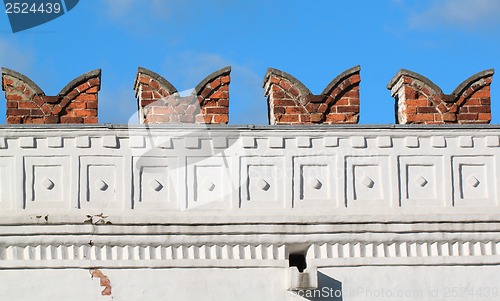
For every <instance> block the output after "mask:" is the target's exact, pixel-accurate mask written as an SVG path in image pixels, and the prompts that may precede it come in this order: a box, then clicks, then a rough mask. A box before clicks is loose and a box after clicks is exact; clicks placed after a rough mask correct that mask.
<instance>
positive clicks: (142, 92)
mask: <svg viewBox="0 0 500 301" xmlns="http://www.w3.org/2000/svg"><path fill="white" fill-rule="evenodd" d="M230 73H231V67H225V68H222V69H220V70H218V71H215V72H213V73H212V74H210V75H208V76H207V77H206V78H204V79H203V80H202V81H201V82H200V83H199V84H198V85H197V86H196V87H195V88H194V90H193V92H192V93H191V95H188V96H185V97H181V96H180V95H179V93H178V91H177V89H176V88H175V87H174V86H173V85H172V84H171V83H170V82H169V81H168V80H166V79H165V78H163V77H162V76H160V75H158V74H157V73H155V72H153V71H150V70H148V69H145V68H139V70H138V71H137V76H136V79H135V82H134V89H135V91H136V97H137V101H138V107H139V115H140V121H141V123H147V124H151V123H202V124H219V123H227V122H228V121H229V84H230V81H231V79H230Z"/></svg>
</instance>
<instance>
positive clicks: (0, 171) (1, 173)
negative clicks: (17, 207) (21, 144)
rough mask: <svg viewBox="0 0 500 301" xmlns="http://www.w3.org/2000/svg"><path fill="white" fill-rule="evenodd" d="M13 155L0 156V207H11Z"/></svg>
mask: <svg viewBox="0 0 500 301" xmlns="http://www.w3.org/2000/svg"><path fill="white" fill-rule="evenodd" d="M13 160H14V158H13V157H0V209H12V199H13V192H14V185H13V181H12V179H13V178H15V177H14V171H13V169H12V166H13V164H14V163H13Z"/></svg>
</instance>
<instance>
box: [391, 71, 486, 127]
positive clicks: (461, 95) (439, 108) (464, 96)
mask: <svg viewBox="0 0 500 301" xmlns="http://www.w3.org/2000/svg"><path fill="white" fill-rule="evenodd" d="M493 74H494V70H493V69H489V70H485V71H482V72H479V73H477V74H475V75H473V76H471V77H470V78H468V79H467V80H465V81H464V82H462V83H461V84H460V85H459V86H458V87H457V88H456V89H455V90H454V91H453V93H451V94H444V93H443V91H442V90H441V89H440V88H439V87H438V86H437V85H436V84H434V83H433V82H432V81H431V80H429V79H428V78H426V77H424V76H422V75H420V74H418V73H416V72H412V71H408V70H404V69H401V70H400V71H399V72H398V73H397V74H396V76H395V77H394V78H393V79H392V80H391V81H390V82H389V84H388V85H387V88H388V89H389V90H391V92H392V96H393V97H394V98H395V99H396V110H397V112H396V119H397V123H399V124H447V123H458V124H470V123H478V124H487V123H490V121H491V99H490V85H491V82H492V77H493Z"/></svg>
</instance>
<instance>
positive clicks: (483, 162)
mask: <svg viewBox="0 0 500 301" xmlns="http://www.w3.org/2000/svg"><path fill="white" fill-rule="evenodd" d="M494 162H495V161H494V158H493V157H486V156H485V157H479V156H478V157H453V179H454V182H453V186H454V189H453V190H454V196H453V197H454V206H457V207H459V206H478V207H479V206H495V205H497V200H496V183H495V179H496V177H495V172H494V166H495V165H494Z"/></svg>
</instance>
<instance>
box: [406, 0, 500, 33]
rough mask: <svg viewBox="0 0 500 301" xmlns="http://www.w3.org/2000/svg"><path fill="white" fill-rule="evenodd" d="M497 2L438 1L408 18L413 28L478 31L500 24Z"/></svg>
mask: <svg viewBox="0 0 500 301" xmlns="http://www.w3.org/2000/svg"><path fill="white" fill-rule="evenodd" d="M499 15H500V1H498V0H438V1H432V5H431V6H430V7H428V8H427V9H425V10H424V11H421V12H419V13H415V14H413V15H412V16H411V17H410V25H411V26H412V27H415V28H428V27H435V26H447V27H455V28H457V27H458V28H465V29H478V28H483V27H484V26H488V25H498V24H500V18H499V17H498V16H499Z"/></svg>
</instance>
